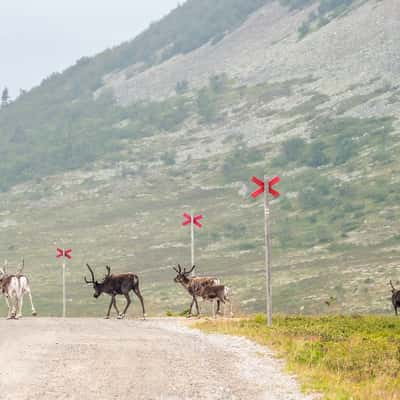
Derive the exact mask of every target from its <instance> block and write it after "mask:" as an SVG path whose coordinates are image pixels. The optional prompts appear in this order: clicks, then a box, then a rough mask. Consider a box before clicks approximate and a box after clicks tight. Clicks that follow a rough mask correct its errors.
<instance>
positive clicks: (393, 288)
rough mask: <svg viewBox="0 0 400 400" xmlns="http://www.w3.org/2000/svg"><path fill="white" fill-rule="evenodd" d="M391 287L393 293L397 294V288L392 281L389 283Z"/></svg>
mask: <svg viewBox="0 0 400 400" xmlns="http://www.w3.org/2000/svg"><path fill="white" fill-rule="evenodd" d="M389 285H390V286H391V287H392V291H393V292H395V291H396V289H395V287H394V286H393V283H392V281H391V280H390V281H389Z"/></svg>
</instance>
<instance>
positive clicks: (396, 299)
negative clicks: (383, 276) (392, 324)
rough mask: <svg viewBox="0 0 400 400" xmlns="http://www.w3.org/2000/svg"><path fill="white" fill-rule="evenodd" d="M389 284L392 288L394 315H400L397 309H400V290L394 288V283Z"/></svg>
mask: <svg viewBox="0 0 400 400" xmlns="http://www.w3.org/2000/svg"><path fill="white" fill-rule="evenodd" d="M389 284H390V286H391V287H392V304H393V308H394V313H395V314H396V315H398V313H397V308H400V290H398V289H396V288H395V287H394V286H393V283H392V281H390V282H389Z"/></svg>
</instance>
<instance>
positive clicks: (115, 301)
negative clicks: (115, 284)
mask: <svg viewBox="0 0 400 400" xmlns="http://www.w3.org/2000/svg"><path fill="white" fill-rule="evenodd" d="M112 300H113V306H114V309H115V311H116V312H117V315H119V310H118V307H117V300H116V299H115V296H113V298H112Z"/></svg>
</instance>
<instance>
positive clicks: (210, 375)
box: [0, 318, 312, 400]
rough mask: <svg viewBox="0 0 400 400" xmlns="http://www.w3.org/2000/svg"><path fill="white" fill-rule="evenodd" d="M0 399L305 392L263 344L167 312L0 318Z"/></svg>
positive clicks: (288, 399)
mask: <svg viewBox="0 0 400 400" xmlns="http://www.w3.org/2000/svg"><path fill="white" fill-rule="evenodd" d="M0 360H1V368H0V399H1V400H11V399H12V400H22V399H24V400H25V399H26V400H28V399H29V400H36V399H38V400H39V399H40V400H50V399H57V400H59V399H63V400H64V399H74V400H75V399H77V400H78V399H79V400H86V399H88V400H89V399H96V400H110V399H118V400H124V399H129V400H139V399H160V400H161V399H163V400H164V399H165V400H178V399H190V400H196V399H205V400H208V399H210V400H211V399H213V400H214V399H221V400H230V399H247V400H253V399H254V400H257V399H268V400H278V399H279V400H311V399H312V397H311V396H305V395H303V394H301V393H300V391H299V387H298V385H297V384H296V382H295V380H294V379H293V378H292V377H290V376H288V375H287V374H285V373H284V372H282V364H281V362H280V361H278V360H276V359H274V358H273V357H272V355H271V353H270V352H269V351H268V349H266V348H264V347H262V346H258V345H256V344H254V343H252V342H250V341H248V340H246V339H243V338H236V337H229V336H223V335H206V334H203V333H201V332H199V331H197V330H194V329H191V328H187V327H185V326H184V325H183V324H182V321H179V320H175V319H149V320H147V321H140V320H124V321H117V320H102V319H54V318H38V319H35V318H27V319H22V320H19V321H5V320H0Z"/></svg>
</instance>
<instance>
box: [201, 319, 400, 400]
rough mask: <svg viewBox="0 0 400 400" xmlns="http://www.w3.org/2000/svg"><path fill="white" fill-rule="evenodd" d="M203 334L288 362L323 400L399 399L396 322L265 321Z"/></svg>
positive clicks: (212, 326)
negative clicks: (257, 347) (245, 342)
mask: <svg viewBox="0 0 400 400" xmlns="http://www.w3.org/2000/svg"><path fill="white" fill-rule="evenodd" d="M197 327H198V328H200V329H202V330H204V331H207V332H218V333H225V334H232V335H240V336H246V337H248V338H250V339H252V340H255V341H256V342H258V343H260V344H264V345H268V346H270V347H272V348H273V349H274V350H275V351H276V352H277V354H278V356H280V357H284V358H285V359H286V360H287V366H288V369H289V370H290V371H291V372H294V373H296V374H297V375H298V377H299V379H300V381H301V382H302V385H303V388H304V390H306V391H310V390H316V391H318V392H321V393H323V395H324V397H323V398H324V399H326V400H376V399H381V400H389V399H390V400H397V399H400V319H396V318H395V317H381V316H324V317H303V316H275V317H274V326H273V328H268V327H267V326H266V323H265V318H264V316H255V317H252V318H249V319H240V320H232V321H225V320H224V321H211V320H210V321H205V322H200V323H198V324H197Z"/></svg>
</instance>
